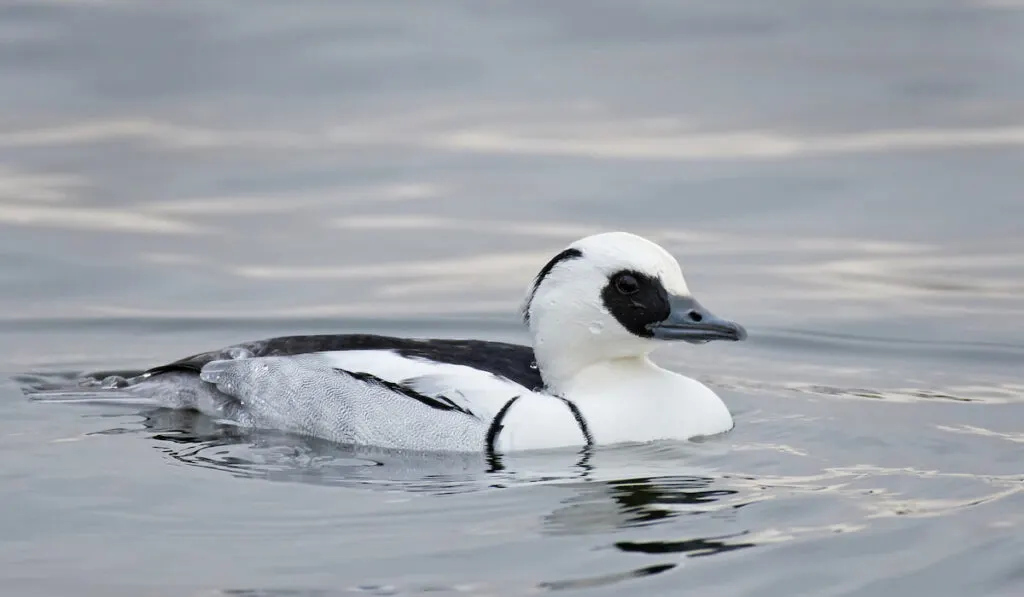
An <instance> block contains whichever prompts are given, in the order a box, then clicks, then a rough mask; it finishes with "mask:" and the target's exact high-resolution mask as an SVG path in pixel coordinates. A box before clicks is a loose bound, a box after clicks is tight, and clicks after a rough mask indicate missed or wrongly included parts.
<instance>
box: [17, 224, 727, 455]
mask: <svg viewBox="0 0 1024 597" xmlns="http://www.w3.org/2000/svg"><path fill="white" fill-rule="evenodd" d="M523 315H524V319H525V321H526V322H527V324H528V326H529V329H530V333H531V336H532V338H533V347H532V350H531V349H530V348H529V347H517V346H511V345H506V344H499V343H487V342H479V341H451V340H423V341H418V340H410V339H400V338H386V337H379V336H357V335H348V336H346V335H338V336H316V337H289V338H278V339H270V340H266V341H262V342H255V343H250V344H246V345H239V346H236V347H229V348H227V349H224V350H221V351H216V352H213V353H205V354H200V355H195V356H193V357H189V358H188V359H183V360H182V361H179V362H177V363H172V364H171V365H167V366H163V367H158V368H156V369H153V370H150V371H148V372H145V373H142V374H140V375H138V376H135V377H133V378H131V379H128V380H125V381H124V383H119V384H116V385H117V386H118V387H115V388H102V387H96V382H95V381H93V382H85V383H86V384H91V385H89V387H87V388H82V387H79V388H77V389H76V388H70V389H69V388H61V389H60V390H59V391H50V392H40V393H38V394H37V395H36V397H37V398H43V399H46V398H55V397H59V398H61V399H67V398H69V397H70V398H88V399H90V400H112V401H123V400H125V399H126V398H133V399H139V398H142V399H145V400H147V401H150V402H151V403H152V404H156V405H160V406H164V407H168V408H189V409H195V410H199V411H201V412H203V413H205V414H208V415H210V416H212V417H216V418H218V419H222V420H226V421H230V422H231V423H233V424H235V425H240V426H246V427H252V428H267V429H279V430H284V431H289V432H293V433H300V434H305V435H311V436H316V437H321V438H325V439H329V440H333V441H337V442H342V443H351V444H365V445H373V446H379V447H385V448H399V449H410V450H443V451H476V450H482V449H486V450H497V451H511V450H524V449H538V448H554V447H568V446H581V445H584V444H590V443H595V444H611V443H620V442H639V441H649V440H657V439H679V440H684V439H689V438H692V437H695V436H701V435H711V434H717V433H721V432H724V431H727V430H729V429H731V428H732V425H733V421H732V417H731V415H730V413H729V410H728V409H727V408H726V406H725V404H724V403H723V402H722V400H721V399H720V398H719V397H718V396H717V395H716V394H715V393H714V392H713V391H711V390H710V389H709V388H708V387H706V386H705V385H703V384H701V383H700V382H698V381H696V380H694V379H691V378H688V377H685V376H683V375H680V374H677V373H674V372H671V371H668V370H665V369H663V368H661V367H658V366H657V365H656V364H654V363H653V362H652V361H651V360H650V358H649V354H650V353H651V352H652V351H653V350H654V349H655V348H656V347H657V346H658V345H659V344H660V343H661V342H663V341H665V340H684V341H688V342H691V343H695V344H699V343H703V342H707V341H710V340H719V339H724V340H742V339H744V338H745V337H746V332H745V331H744V330H743V328H742V327H740V326H739V325H737V324H735V323H732V322H729V321H725V320H722V319H719V318H717V317H715V316H714V315H712V314H711V313H710V312H708V311H707V310H706V309H704V308H703V307H702V306H701V305H700V304H699V303H698V302H697V301H696V300H694V299H693V297H692V296H691V295H690V291H689V289H688V287H687V285H686V281H685V279H684V277H683V273H682V270H681V268H680V267H679V264H678V262H677V261H676V260H675V259H674V258H673V257H672V256H671V255H670V254H669V253H668V252H667V251H665V250H664V249H663V248H662V247H660V246H658V245H657V244H655V243H652V242H650V241H648V240H646V239H643V238H641V237H638V236H635V235H632V234H628V233H622V232H613V233H606V234H599V235H594V236H590V237H587V238H584V239H581V240H579V241H577V242H575V243H573V244H571V245H570V246H569V247H567V248H566V250H565V251H563V252H561V253H559V254H558V255H557V256H555V257H554V258H553V259H552V260H551V261H550V262H549V263H548V264H547V265H545V266H544V267H543V268H542V269H541V271H540V273H539V274H538V275H537V277H536V278H535V280H534V281H533V283H532V284H531V285H530V286H529V288H528V291H527V296H526V300H525V301H524V303H523Z"/></svg>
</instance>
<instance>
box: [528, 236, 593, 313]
mask: <svg viewBox="0 0 1024 597" xmlns="http://www.w3.org/2000/svg"><path fill="white" fill-rule="evenodd" d="M580 257H583V252H582V251H580V250H579V249H566V250H564V251H562V252H561V253H559V254H558V255H555V256H554V257H552V258H551V261H548V262H547V263H546V264H545V265H544V267H542V268H540V272H539V273H538V274H537V277H536V278H534V279H533V288H531V289H530V296H529V298H527V299H526V303H525V304H524V305H523V321H524V322H526V323H527V324H528V323H530V305H532V304H533V296H534V295H535V294H537V289H538V288H540V285H541V283H542V282H543V281H544V279H545V278H547V277H548V274H550V273H551V270H553V269H555V266H556V265H558V264H559V263H562V262H563V261H568V260H570V259H578V258H580Z"/></svg>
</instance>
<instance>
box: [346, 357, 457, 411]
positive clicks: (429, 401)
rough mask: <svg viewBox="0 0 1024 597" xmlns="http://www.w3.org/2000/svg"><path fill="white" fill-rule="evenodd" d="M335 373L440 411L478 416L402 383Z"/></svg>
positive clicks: (373, 377)
mask: <svg viewBox="0 0 1024 597" xmlns="http://www.w3.org/2000/svg"><path fill="white" fill-rule="evenodd" d="M335 371H337V372H339V373H343V374H345V375H348V376H350V377H354V378H355V379H358V380H359V381H361V382H364V383H367V384H373V385H376V386H380V387H382V388H385V389H387V390H390V391H392V392H395V393H396V394H401V395H403V396H408V397H409V398H412V399H414V400H418V401H420V402H422V403H423V404H426V405H427V406H429V407H431V408H436V409H438V410H449V411H456V412H460V413H463V414H467V415H469V416H471V417H475V416H476V415H474V414H473V412H472V411H471V410H469V409H468V408H464V407H462V406H459V405H458V404H456V403H454V402H452V401H451V400H450V399H448V398H446V397H444V396H427V395H425V394H421V393H419V392H417V391H416V390H414V389H412V388H410V387H409V386H406V385H403V384H400V383H395V382H393V381H387V380H385V379H381V378H379V377H377V376H376V375H370V374H369V373H362V372H356V371H346V370H344V369H335Z"/></svg>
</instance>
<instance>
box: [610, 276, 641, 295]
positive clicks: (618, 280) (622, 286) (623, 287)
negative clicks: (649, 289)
mask: <svg viewBox="0 0 1024 597" xmlns="http://www.w3.org/2000/svg"><path fill="white" fill-rule="evenodd" d="M615 290H618V291H619V292H620V293H621V294H636V293H637V292H639V291H640V283H639V282H637V281H636V278H635V277H634V276H632V275H630V274H621V275H619V276H616V277H615Z"/></svg>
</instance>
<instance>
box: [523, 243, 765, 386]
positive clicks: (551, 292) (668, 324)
mask: <svg viewBox="0 0 1024 597" xmlns="http://www.w3.org/2000/svg"><path fill="white" fill-rule="evenodd" d="M523 317H524V319H525V321H526V323H527V324H528V325H529V328H530V332H531V334H532V335H533V343H534V351H535V354H536V357H537V364H538V367H539V368H540V372H541V375H542V376H543V378H544V382H545V384H546V385H547V386H548V387H549V388H551V389H552V390H554V391H556V392H558V391H559V390H560V388H561V387H564V386H565V385H566V384H567V383H569V382H570V381H571V380H572V378H573V377H574V376H575V375H577V374H578V373H580V372H581V371H582V370H584V369H586V368H588V367H591V366H594V365H599V364H601V363H603V362H607V361H618V360H623V359H640V360H646V359H647V356H648V355H649V354H650V353H651V352H652V351H653V350H654V349H655V348H657V347H658V346H659V345H660V344H661V343H662V342H664V341H671V340H682V341H685V342H690V343H694V344H701V343H704V342H708V341H711V340H733V341H739V340H744V339H745V338H746V337H747V333H746V330H744V329H743V327H742V326H740V325H739V324H737V323H734V322H732V321H727V320H725V319H722V318H720V317H717V316H716V315H714V314H712V313H711V312H710V311H708V310H707V309H705V308H704V307H703V306H702V305H701V304H700V303H698V302H697V300H696V299H694V298H693V296H692V295H691V294H690V290H689V288H687V286H686V280H685V279H684V278H683V272H682V268H681V267H680V266H679V262H678V261H676V259H675V258H674V257H672V255H671V254H670V253H669V252H668V251H666V250H665V249H664V248H662V247H661V246H659V245H657V244H655V243H653V242H651V241H649V240H647V239H645V238H643V237H640V236H637V235H634V234H629V233H626V232H607V233H602V234H595V235H593V236H588V237H585V238H582V239H580V240H578V241H576V242H574V243H572V244H571V245H569V246H568V247H567V248H566V249H565V250H564V251H562V252H561V253H559V254H558V255H555V256H554V257H553V258H552V259H551V260H550V261H549V262H548V263H547V264H546V265H545V266H544V267H543V268H542V269H541V270H540V273H538V274H537V276H536V278H535V279H534V281H533V283H532V284H531V285H530V288H529V290H528V292H527V295H526V300H525V301H524V303H523Z"/></svg>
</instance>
